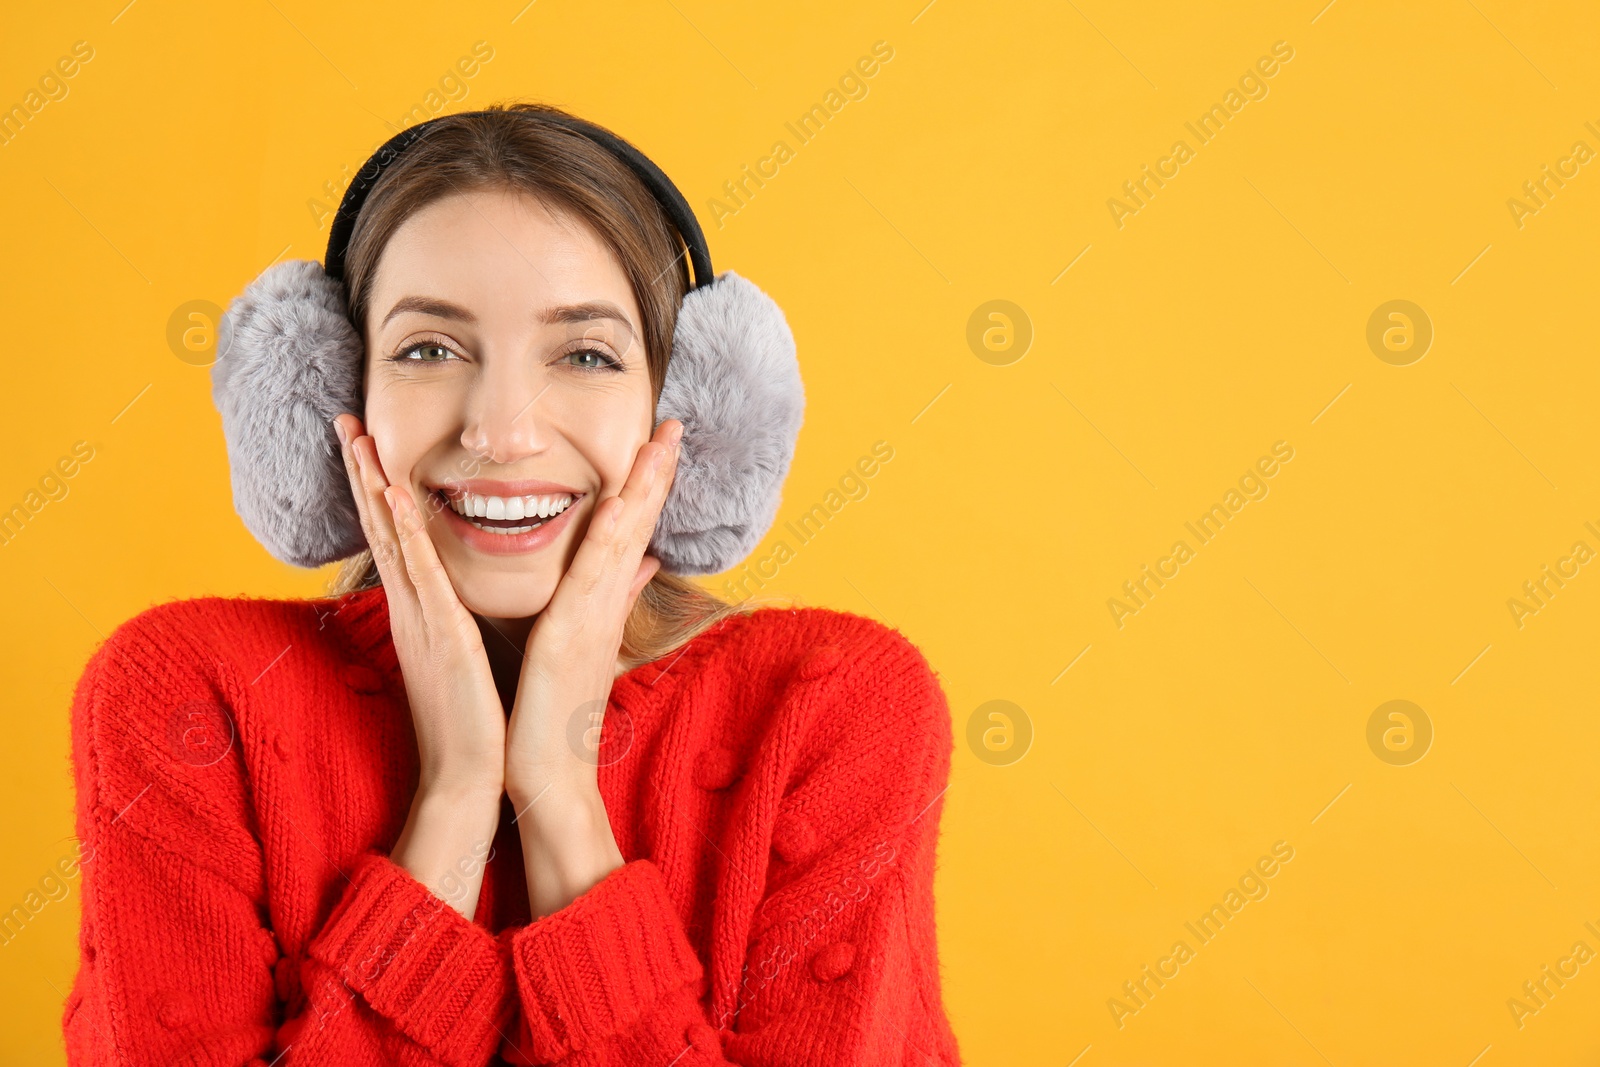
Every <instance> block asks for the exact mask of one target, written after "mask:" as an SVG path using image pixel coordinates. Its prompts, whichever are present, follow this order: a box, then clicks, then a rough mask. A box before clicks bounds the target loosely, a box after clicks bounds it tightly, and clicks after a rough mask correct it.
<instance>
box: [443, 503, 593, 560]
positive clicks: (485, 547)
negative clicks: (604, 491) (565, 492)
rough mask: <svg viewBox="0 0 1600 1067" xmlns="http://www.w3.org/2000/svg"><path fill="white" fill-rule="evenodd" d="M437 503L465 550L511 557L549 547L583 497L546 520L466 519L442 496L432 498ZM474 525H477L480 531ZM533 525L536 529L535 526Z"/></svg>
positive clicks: (567, 522)
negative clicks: (469, 549)
mask: <svg viewBox="0 0 1600 1067" xmlns="http://www.w3.org/2000/svg"><path fill="white" fill-rule="evenodd" d="M434 496H435V498H436V500H437V501H438V505H439V506H438V510H439V511H441V512H443V513H444V521H445V525H446V526H447V527H448V528H449V529H450V531H451V532H452V533H454V534H455V535H456V537H457V538H459V539H460V540H461V541H462V542H464V543H465V544H466V545H467V547H469V548H472V549H475V550H477V551H479V552H482V553H485V554H486V555H491V556H513V555H521V554H523V553H526V552H537V551H539V550H540V549H542V548H544V547H545V546H547V545H549V544H551V543H552V542H553V541H555V539H556V538H558V537H560V536H561V532H562V531H563V530H564V529H566V527H567V525H568V524H569V522H570V516H571V515H572V513H573V512H574V511H577V510H578V505H579V504H580V503H582V502H583V496H582V495H579V496H578V497H577V499H576V500H574V501H573V502H572V503H571V504H569V505H568V506H567V508H566V510H564V511H563V512H561V514H559V515H552V516H550V517H549V518H547V519H486V518H481V517H479V518H473V519H468V518H466V517H465V516H463V515H462V514H460V513H459V512H458V511H456V509H455V508H453V507H451V506H450V502H449V500H448V499H446V498H445V496H444V494H443V493H437V492H436V493H435V494H434ZM477 523H481V524H482V526H483V527H488V529H483V528H480V527H479V526H478V525H475V524H477ZM535 524H537V525H535ZM526 526H533V529H531V530H528V531H527V532H525V533H496V532H492V531H494V530H509V529H521V528H523V527H526Z"/></svg>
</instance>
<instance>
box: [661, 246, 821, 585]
mask: <svg viewBox="0 0 1600 1067" xmlns="http://www.w3.org/2000/svg"><path fill="white" fill-rule="evenodd" d="M804 410H805V390H804V388H803V387H802V385H801V382H800V364H799V362H798V361H797V360H796V358H795V346H794V335H793V334H792V333H790V331H789V324H788V322H787V320H785V319H784V316H783V311H782V310H780V309H779V307H778V305H777V304H776V303H774V302H773V300H772V298H771V297H769V296H767V294H766V293H763V292H762V291H761V290H760V289H758V288H757V287H756V286H755V285H754V284H752V283H751V282H749V281H747V280H746V279H744V278H741V277H740V276H739V275H737V274H735V273H734V272H733V271H731V270H730V271H726V272H724V273H723V274H721V275H719V276H718V277H717V278H716V279H715V280H714V281H713V282H712V283H711V284H710V285H707V286H703V287H701V288H699V289H696V290H694V291H693V292H691V293H690V294H689V295H688V296H686V297H685V298H684V300H683V306H682V308H681V309H680V310H679V311H678V325H677V328H676V329H675V331H674V333H673V336H672V359H671V360H670V361H669V362H668V364H667V378H666V381H665V382H663V383H662V388H661V399H660V400H659V401H658V402H657V404H656V418H657V421H658V422H659V421H661V420H663V419H681V420H682V421H683V444H682V453H683V454H682V456H681V457H680V458H679V461H678V472H677V476H676V479H675V481H674V482H673V484H672V492H671V494H670V495H669V496H668V498H667V502H666V505H665V506H664V507H663V508H662V511H661V520H660V522H659V523H657V525H656V532H655V537H654V538H653V539H652V541H651V553H652V554H653V555H655V556H656V557H657V558H659V559H660V560H661V566H662V569H664V570H667V571H671V572H672V573H674V574H716V573H717V572H719V571H725V570H727V569H728V568H730V567H732V566H733V565H734V564H736V563H738V562H739V561H740V560H742V559H744V558H745V557H746V556H748V555H749V554H750V552H751V550H752V549H754V548H755V547H756V545H757V544H759V543H760V542H761V538H762V537H764V536H766V533H767V531H768V530H769V529H771V528H772V520H773V519H774V517H776V515H777V512H778V501H779V498H780V496H781V495H782V490H783V480H784V477H785V476H786V475H787V474H788V473H789V463H790V461H791V460H792V459H793V458H794V446H795V439H796V438H797V437H798V436H799V433H800V423H801V418H802V416H803V414H804Z"/></svg>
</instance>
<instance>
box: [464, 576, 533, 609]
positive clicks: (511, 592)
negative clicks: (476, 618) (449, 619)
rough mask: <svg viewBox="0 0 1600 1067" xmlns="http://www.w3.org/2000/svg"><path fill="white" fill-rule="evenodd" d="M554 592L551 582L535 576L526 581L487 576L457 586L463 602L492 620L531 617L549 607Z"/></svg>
mask: <svg viewBox="0 0 1600 1067" xmlns="http://www.w3.org/2000/svg"><path fill="white" fill-rule="evenodd" d="M554 593H555V590H554V589H552V588H551V587H550V585H549V583H547V582H545V581H543V580H541V579H538V578H534V577H532V576H530V577H528V578H527V579H523V580H518V579H515V578H506V577H504V576H495V577H493V578H490V577H489V576H485V578H484V580H483V581H481V582H479V581H473V580H470V579H469V580H467V581H465V582H459V583H457V585H456V595H457V596H459V597H460V598H461V603H462V605H463V606H465V607H466V609H467V610H468V611H470V612H472V613H473V614H474V615H481V616H483V617H484V618H488V619H526V618H531V617H532V616H534V615H537V614H539V613H540V612H541V611H543V610H544V609H545V608H546V607H548V606H549V604H550V598H551V596H552V595H554Z"/></svg>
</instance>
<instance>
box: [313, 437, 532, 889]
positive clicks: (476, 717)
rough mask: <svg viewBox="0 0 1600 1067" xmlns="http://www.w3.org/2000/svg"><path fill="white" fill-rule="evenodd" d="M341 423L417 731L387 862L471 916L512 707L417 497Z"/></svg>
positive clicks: (365, 440) (367, 442) (490, 835)
mask: <svg viewBox="0 0 1600 1067" xmlns="http://www.w3.org/2000/svg"><path fill="white" fill-rule="evenodd" d="M334 424H335V426H336V427H337V429H338V433H339V439H340V443H341V446H342V452H343V455H344V462H345V469H346V471H347V472H348V473H349V475H350V484H351V488H352V490H353V491H354V493H355V498H356V507H357V509H358V510H359V511H360V514H361V528H362V530H364V531H365V533H366V536H367V544H368V545H369V546H371V549H372V556H373V560H374V561H375V562H376V563H377V566H378V572H379V573H380V574H381V575H382V576H383V589H384V595H385V596H387V597H388V601H389V626H390V630H391V632H392V635H393V640H394V646H395V655H396V658H397V659H398V660H399V662H400V672H401V674H402V676H403V677H404V679H405V686H406V697H407V699H408V701H409V703H410V705H411V718H412V723H413V726H414V728H415V730H416V735H417V751H418V756H419V762H420V776H419V779H418V783H417V792H416V795H415V797H414V798H413V800H412V806H411V815H410V818H409V820H408V821H407V823H406V827H405V830H404V831H402V833H401V835H400V838H399V840H398V841H397V842H396V843H395V847H394V851H393V852H392V853H391V858H392V859H393V860H394V861H395V862H396V863H399V864H400V865H401V866H403V867H406V868H407V869H408V870H410V871H411V873H412V874H413V875H414V876H416V878H417V880H418V881H420V882H422V883H423V884H424V885H427V886H428V887H429V888H430V889H433V890H434V891H435V892H436V893H438V894H439V895H440V896H443V897H445V899H447V900H450V902H451V904H452V905H454V906H455V907H456V908H457V910H460V911H462V913H463V914H464V915H466V916H467V917H468V918H471V917H472V914H473V910H474V908H475V907H476V904H477V898H478V887H479V886H480V885H481V884H482V873H483V872H482V867H481V866H480V865H479V864H478V863H477V862H476V860H475V857H481V856H482V854H483V849H484V848H485V847H487V846H488V845H489V844H490V843H491V842H492V841H493V839H494V832H495V828H496V826H497V825H498V823H499V819H500V795H501V792H502V790H503V788H504V771H505V738H506V717H505V708H504V706H503V705H502V704H501V702H500V695H499V692H498V691H497V690H496V689H495V684H494V675H493V673H492V672H491V671H490V669H489V659H488V656H487V655H486V654H485V652H484V649H483V635H482V633H481V632H480V631H479V629H478V625H477V621H476V620H475V619H474V618H473V617H472V614H471V613H470V612H468V611H467V609H466V607H465V606H464V605H463V604H462V603H461V600H460V598H459V597H457V595H456V592H455V587H454V586H453V585H452V584H451V583H450V578H449V575H448V574H446V572H445V569H444V566H443V565H442V564H441V563H440V562H439V557H438V555H437V553H436V552H435V551H434V547H433V541H432V540H431V539H430V538H429V536H428V531H427V520H426V519H425V517H424V516H423V514H422V511H421V510H420V509H419V508H418V507H417V505H416V502H415V501H414V500H413V499H412V497H411V493H410V491H409V490H408V489H407V488H406V487H404V486H390V485H389V483H388V480H387V479H386V478H385V476H384V473H383V468H382V465H381V463H380V462H379V459H378V452H377V446H376V445H375V444H374V442H373V440H372V438H371V437H369V436H366V435H365V430H364V428H363V427H362V425H361V420H360V419H358V418H356V417H355V416H354V415H348V414H347V415H340V416H338V418H336V419H335V420H334ZM463 879H465V881H464V883H463ZM463 889H465V890H466V891H465V892H464V891H463Z"/></svg>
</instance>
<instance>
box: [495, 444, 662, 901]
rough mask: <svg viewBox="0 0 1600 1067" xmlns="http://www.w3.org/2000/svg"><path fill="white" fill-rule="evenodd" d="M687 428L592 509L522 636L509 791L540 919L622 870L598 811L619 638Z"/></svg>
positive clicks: (653, 567)
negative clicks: (602, 743) (600, 744)
mask: <svg viewBox="0 0 1600 1067" xmlns="http://www.w3.org/2000/svg"><path fill="white" fill-rule="evenodd" d="M682 436H683V424H682V423H681V422H679V421H678V420H676V419H668V420H667V421H665V422H663V423H662V424H661V425H660V426H658V427H657V428H656V432H655V434H654V436H652V437H651V439H650V440H649V441H647V442H645V444H644V445H642V446H641V447H640V449H639V452H638V454H637V455H636V456H635V457H634V462H633V469H632V470H631V471H630V472H629V474H628V480H627V482H626V483H625V484H624V485H623V487H622V491H621V493H620V494H619V495H618V496H614V497H607V498H606V499H604V500H601V501H600V502H598V503H597V504H596V505H595V507H594V511H593V513H592V514H591V515H590V519H589V527H588V530H587V531H586V532H585V535H584V539H583V543H582V544H580V545H579V546H578V551H577V554H576V555H575V556H574V558H573V561H572V566H571V567H570V568H568V570H567V572H566V574H565V575H563V576H562V579H561V581H560V583H558V584H557V586H556V590H555V592H554V594H553V595H552V596H551V598H550V603H549V605H548V606H547V607H546V608H545V610H544V611H543V612H541V613H540V615H539V618H538V619H537V620H536V621H535V622H534V625H533V629H532V631H531V632H530V633H529V635H528V645H527V649H526V652H525V654H524V656H523V662H522V672H521V676H520V677H519V679H518V682H517V697H516V702H515V706H514V707H513V708H512V712H511V721H510V723H509V724H508V725H507V728H506V729H507V737H506V747H505V789H506V793H507V794H508V795H509V796H510V797H511V803H512V807H513V809H514V810H515V811H516V813H517V815H516V818H517V824H518V829H519V831H520V832H521V837H522V842H523V853H524V858H525V860H526V862H527V867H528V883H529V896H530V903H531V904H532V906H533V914H534V916H535V917H538V916H541V915H546V914H549V913H550V912H551V911H555V910H557V909H558V908H561V907H564V906H565V905H566V904H567V903H569V902H570V901H571V900H573V899H574V898H576V897H577V896H578V895H579V894H581V893H582V892H583V891H584V890H586V889H588V888H589V887H590V886H592V885H593V884H594V883H596V882H598V881H599V880H600V879H601V878H603V877H604V876H605V874H606V873H607V872H609V871H611V870H613V869H615V868H616V867H620V866H621V865H622V862H623V861H622V854H621V852H620V851H619V850H618V849H617V846H616V839H615V838H614V836H613V835H612V832H611V826H610V823H609V822H608V821H607V818H606V812H605V807H604V805H603V804H602V803H601V799H600V789H599V784H598V778H597V775H598V766H599V755H598V751H597V748H596V744H595V742H596V741H597V740H598V738H599V735H600V725H601V721H602V719H603V716H604V713H605V708H606V701H607V698H608V697H609V696H610V694H611V683H612V681H613V680H614V679H615V678H616V670H617V653H618V650H619V649H620V648H621V646H622V631H623V626H624V624H625V623H626V622H627V619H628V613H629V612H630V611H631V610H632V609H633V605H634V602H635V601H636V600H637V599H638V596H639V591H640V590H641V589H643V588H644V586H645V583H646V582H648V581H649V580H650V578H651V577H652V576H653V575H654V574H655V573H656V571H657V570H658V569H659V568H660V566H661V561H660V560H658V559H656V558H655V557H654V556H647V555H645V554H644V552H645V549H646V548H647V547H648V546H649V544H650V538H651V536H652V535H653V534H654V533H655V528H656V521H657V519H658V518H659V517H660V515H661V507H662V505H663V504H664V503H665V502H666V498H667V493H668V491H669V490H670V489H671V487H672V481H673V476H674V474H675V473H676V470H677V462H678V453H679V448H678V442H679V439H680V438H681V437H682Z"/></svg>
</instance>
